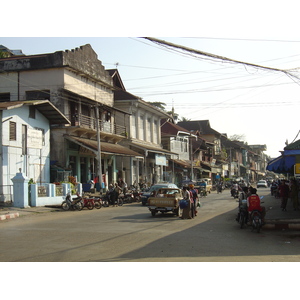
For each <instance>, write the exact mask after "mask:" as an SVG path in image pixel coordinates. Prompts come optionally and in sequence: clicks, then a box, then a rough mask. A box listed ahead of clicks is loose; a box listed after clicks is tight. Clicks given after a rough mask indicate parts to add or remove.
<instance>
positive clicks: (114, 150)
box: [65, 135, 142, 157]
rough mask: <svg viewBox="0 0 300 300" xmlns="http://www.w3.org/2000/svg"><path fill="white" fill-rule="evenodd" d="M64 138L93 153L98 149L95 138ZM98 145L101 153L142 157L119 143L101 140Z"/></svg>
mask: <svg viewBox="0 0 300 300" xmlns="http://www.w3.org/2000/svg"><path fill="white" fill-rule="evenodd" d="M65 138H66V139H68V140H70V141H72V142H74V143H76V144H78V145H80V146H83V147H86V148H87V149H89V150H91V151H93V152H95V153H96V152H97V151H98V143H97V141H96V140H90V139H85V138H79V137H75V136H69V135H65ZM100 145H101V152H102V153H107V154H115V155H125V156H138V157H142V156H141V155H140V154H139V153H137V152H135V151H133V150H131V149H129V148H126V147H123V146H121V145H119V144H112V143H107V142H102V141H101V143H100Z"/></svg>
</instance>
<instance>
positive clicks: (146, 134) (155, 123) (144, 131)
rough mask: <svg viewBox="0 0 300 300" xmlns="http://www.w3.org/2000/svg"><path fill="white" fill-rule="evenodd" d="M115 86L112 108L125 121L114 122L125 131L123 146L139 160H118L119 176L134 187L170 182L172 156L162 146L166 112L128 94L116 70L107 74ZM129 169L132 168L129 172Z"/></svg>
mask: <svg viewBox="0 0 300 300" xmlns="http://www.w3.org/2000/svg"><path fill="white" fill-rule="evenodd" d="M108 71H109V73H110V75H111V76H112V79H113V82H114V88H115V89H114V103H115V107H116V108H118V109H120V110H121V111H125V112H127V114H128V117H125V119H122V118H117V119H116V120H117V124H119V125H121V124H123V125H124V126H125V128H126V137H127V138H126V139H123V140H122V141H120V144H122V145H123V146H125V147H127V148H129V149H131V150H133V151H135V152H138V153H139V154H140V156H141V157H140V158H137V157H136V158H134V157H132V158H131V159H128V158H124V157H123V158H121V157H120V158H119V161H121V164H122V166H123V168H122V171H123V172H122V173H120V176H122V177H125V178H127V181H128V182H131V183H133V184H135V185H136V184H138V183H145V184H147V185H151V184H153V183H157V182H160V181H172V180H173V178H172V177H170V176H167V173H166V167H167V162H168V159H169V158H170V157H171V155H172V154H175V153H172V152H171V151H169V150H166V149H164V148H163V147H162V144H161V125H160V121H161V119H165V118H171V117H170V116H169V115H168V114H167V113H166V112H164V111H162V110H160V109H158V108H156V107H155V106H153V105H151V104H149V103H147V102H146V101H144V100H142V99H141V98H140V97H137V96H135V95H132V94H131V93H129V92H127V91H126V89H125V87H124V84H123V82H122V80H121V77H120V74H119V72H118V70H116V69H114V70H108ZM130 166H132V168H130Z"/></svg>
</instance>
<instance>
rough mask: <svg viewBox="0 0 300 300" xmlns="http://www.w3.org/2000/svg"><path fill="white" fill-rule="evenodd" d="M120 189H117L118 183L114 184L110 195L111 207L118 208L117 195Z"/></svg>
mask: <svg viewBox="0 0 300 300" xmlns="http://www.w3.org/2000/svg"><path fill="white" fill-rule="evenodd" d="M121 191H122V189H121V188H120V187H119V185H118V183H117V182H116V183H115V187H114V190H113V193H112V204H113V206H115V205H116V206H118V205H119V195H120V192H121Z"/></svg>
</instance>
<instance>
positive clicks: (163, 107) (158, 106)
mask: <svg viewBox="0 0 300 300" xmlns="http://www.w3.org/2000/svg"><path fill="white" fill-rule="evenodd" d="M148 103H149V104H151V105H153V106H155V107H157V108H159V109H161V110H163V111H166V108H165V106H166V105H167V104H166V103H163V102H148Z"/></svg>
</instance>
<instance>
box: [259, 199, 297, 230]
mask: <svg viewBox="0 0 300 300" xmlns="http://www.w3.org/2000/svg"><path fill="white" fill-rule="evenodd" d="M263 202H264V203H263V204H262V205H263V206H265V208H266V217H265V222H266V224H265V225H264V226H263V229H279V230H282V229H290V230H300V210H296V211H295V210H294V209H293V205H292V202H291V199H288V203H287V206H286V209H287V211H282V209H281V208H280V205H281V199H276V198H275V197H274V196H271V195H270V194H269V195H267V196H265V197H264V199H263Z"/></svg>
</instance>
